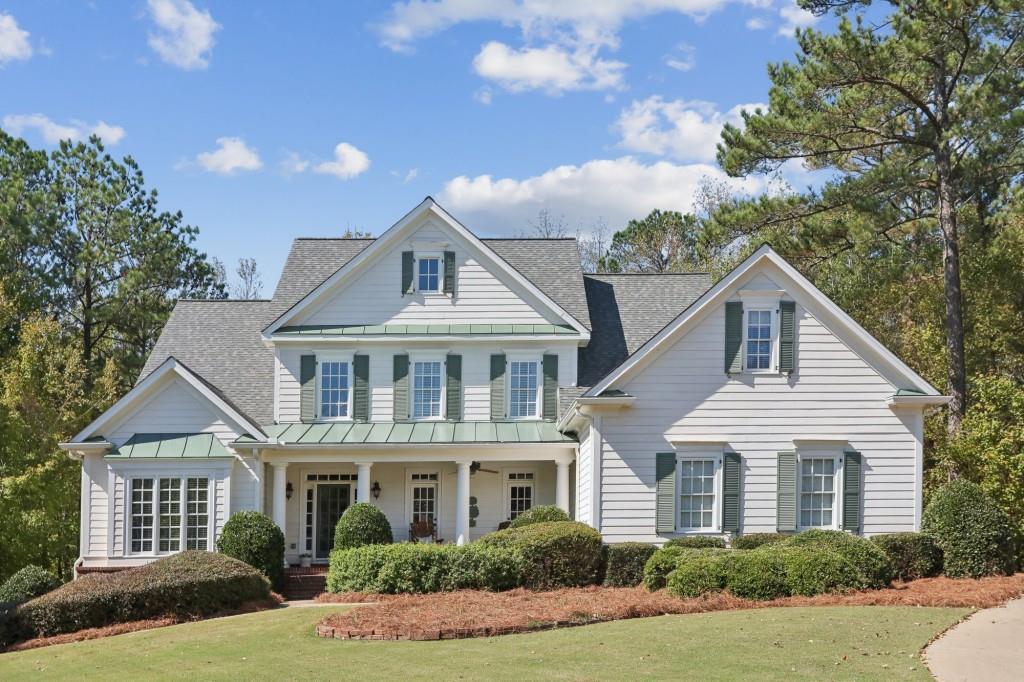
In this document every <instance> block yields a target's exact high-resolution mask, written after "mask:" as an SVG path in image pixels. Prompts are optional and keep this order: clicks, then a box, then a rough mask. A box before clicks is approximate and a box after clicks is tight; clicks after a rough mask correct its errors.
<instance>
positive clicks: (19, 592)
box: [0, 564, 60, 604]
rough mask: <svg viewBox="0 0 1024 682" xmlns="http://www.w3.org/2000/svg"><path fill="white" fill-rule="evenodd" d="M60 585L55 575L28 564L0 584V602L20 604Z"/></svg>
mask: <svg viewBox="0 0 1024 682" xmlns="http://www.w3.org/2000/svg"><path fill="white" fill-rule="evenodd" d="M58 587H60V580H58V579H57V576H55V575H54V574H52V573H50V572H49V571H47V570H46V569H45V568H42V567H40V566H35V565H33V564H29V565H28V566H26V567H25V568H23V569H21V570H20V571H18V572H17V573H15V574H14V575H12V576H11V577H10V578H8V579H7V580H5V581H4V583H3V584H2V585H0V604H21V603H22V602H27V601H28V600H29V599H33V598H35V597H38V596H40V595H42V594H46V593H47V592H49V591H50V590H55V589H57V588H58Z"/></svg>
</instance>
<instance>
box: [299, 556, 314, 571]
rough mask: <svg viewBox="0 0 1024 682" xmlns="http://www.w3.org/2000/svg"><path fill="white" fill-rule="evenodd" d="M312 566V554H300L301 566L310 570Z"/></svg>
mask: <svg viewBox="0 0 1024 682" xmlns="http://www.w3.org/2000/svg"><path fill="white" fill-rule="evenodd" d="M312 565H313V555H312V554H300V555H299V566H302V567H303V568H309V567H310V566H312Z"/></svg>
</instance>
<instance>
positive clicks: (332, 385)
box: [318, 359, 352, 419]
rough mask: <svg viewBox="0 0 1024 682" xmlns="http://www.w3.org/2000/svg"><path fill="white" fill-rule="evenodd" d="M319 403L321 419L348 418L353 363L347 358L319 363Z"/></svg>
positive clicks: (324, 360) (323, 360)
mask: <svg viewBox="0 0 1024 682" xmlns="http://www.w3.org/2000/svg"><path fill="white" fill-rule="evenodd" d="M319 372H320V381H319V382H318V389H319V390H318V403H319V413H320V418H321V419H347V418H348V417H349V414H350V413H351V412H350V404H351V397H352V390H351V389H352V374H351V364H350V363H349V361H348V360H347V359H344V360H342V359H333V360H332V359H322V360H320V363H319Z"/></svg>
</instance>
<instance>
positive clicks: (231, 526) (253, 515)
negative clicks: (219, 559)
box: [217, 511, 284, 592]
mask: <svg viewBox="0 0 1024 682" xmlns="http://www.w3.org/2000/svg"><path fill="white" fill-rule="evenodd" d="M217 549H218V550H219V551H220V552H221V553H223V554H226V555H227V556H229V557H233V558H235V559H238V560H239V561H244V562H245V563H247V564H249V565H250V566H252V567H253V568H256V569H258V570H259V571H260V572H262V573H263V575H265V576H267V578H269V579H270V584H271V585H272V586H273V588H274V589H275V590H277V591H278V592H280V591H281V589H282V588H283V587H284V533H282V532H281V529H280V528H278V527H277V524H276V523H274V522H273V521H271V520H270V517H268V516H266V515H265V514H261V513H259V512H255V511H243V512H236V513H234V514H232V515H231V518H229V519H228V520H227V523H225V524H224V529H223V530H222V531H221V533H220V537H219V538H217Z"/></svg>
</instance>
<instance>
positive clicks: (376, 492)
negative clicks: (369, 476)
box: [370, 481, 380, 500]
mask: <svg viewBox="0 0 1024 682" xmlns="http://www.w3.org/2000/svg"><path fill="white" fill-rule="evenodd" d="M370 492H371V493H373V499H375V500H377V499H380V481H374V482H373V487H372V488H370Z"/></svg>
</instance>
